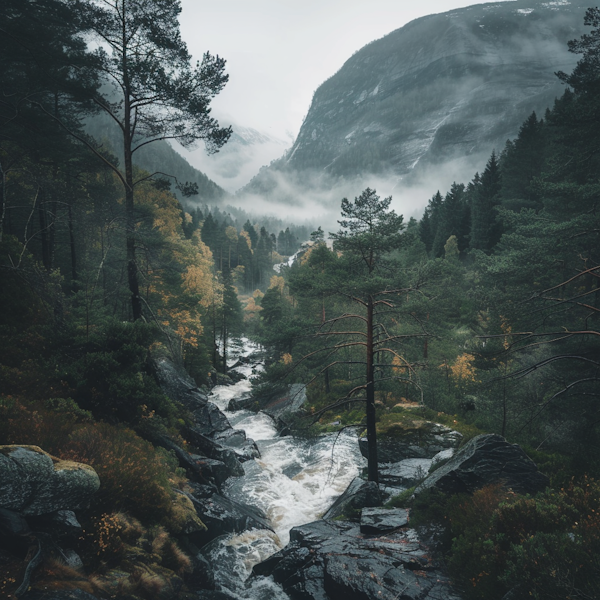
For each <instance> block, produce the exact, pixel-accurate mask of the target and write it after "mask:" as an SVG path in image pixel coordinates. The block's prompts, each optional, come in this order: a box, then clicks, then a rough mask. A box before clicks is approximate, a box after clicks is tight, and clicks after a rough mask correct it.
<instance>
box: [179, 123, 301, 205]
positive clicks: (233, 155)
mask: <svg viewBox="0 0 600 600" xmlns="http://www.w3.org/2000/svg"><path fill="white" fill-rule="evenodd" d="M219 122H220V123H222V124H225V125H231V126H232V128H233V134H232V135H231V137H230V138H229V141H228V142H227V144H225V146H223V148H221V150H219V152H217V153H216V154H212V155H210V156H208V155H207V154H206V153H205V152H204V150H203V149H198V150H195V151H193V152H189V151H187V150H184V149H180V148H178V149H177V150H178V152H181V154H182V155H183V156H185V158H186V159H187V160H188V161H189V162H190V163H191V164H192V165H194V166H195V167H196V168H198V169H200V170H201V171H202V172H204V173H206V174H207V175H208V176H209V177H210V178H211V179H213V180H215V181H216V182H217V183H218V184H219V185H220V186H222V187H223V188H225V189H226V190H228V191H230V192H232V193H233V192H235V191H236V190H238V189H239V188H241V187H242V186H243V185H245V184H247V183H248V182H249V181H250V179H251V178H252V176H253V175H254V174H255V173H256V172H257V171H258V170H259V169H260V168H261V167H262V166H263V165H268V164H269V163H270V162H272V161H273V160H275V159H277V158H279V157H280V156H281V155H282V153H283V152H284V151H285V150H287V149H288V148H289V147H290V146H291V145H292V140H291V139H290V140H287V141H285V140H282V139H279V138H276V137H273V136H270V135H268V134H266V133H263V132H261V131H257V130H256V129H252V128H251V127H243V126H241V125H238V124H236V123H230V122H228V121H227V120H226V119H219Z"/></svg>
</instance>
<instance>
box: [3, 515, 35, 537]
mask: <svg viewBox="0 0 600 600" xmlns="http://www.w3.org/2000/svg"><path fill="white" fill-rule="evenodd" d="M30 533H31V529H30V527H29V524H28V523H27V520H26V519H25V517H23V516H22V515H20V514H19V513H17V512H14V511H12V510H8V509H6V508H0V543H2V542H4V541H7V540H8V539H9V538H13V537H17V536H26V535H29V534H30Z"/></svg>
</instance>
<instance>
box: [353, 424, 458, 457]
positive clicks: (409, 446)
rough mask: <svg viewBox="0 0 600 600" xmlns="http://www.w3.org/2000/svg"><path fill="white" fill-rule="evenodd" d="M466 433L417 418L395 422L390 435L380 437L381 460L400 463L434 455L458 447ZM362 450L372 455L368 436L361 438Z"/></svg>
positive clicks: (379, 450) (367, 454) (364, 454)
mask: <svg viewBox="0 0 600 600" xmlns="http://www.w3.org/2000/svg"><path fill="white" fill-rule="evenodd" d="M462 438H463V436H462V434H461V433H459V432H458V431H454V430H453V429H450V427H446V425H442V424H441V423H434V422H433V421H425V420H421V419H414V421H412V422H408V423H406V424H398V425H392V426H391V427H390V428H389V434H388V435H387V436H381V437H379V439H378V440H377V462H378V463H396V462H399V461H401V460H404V459H407V458H433V457H434V456H435V455H436V454H437V453H438V452H440V451H442V450H446V449H447V448H457V447H458V445H459V444H460V442H461V440H462ZM358 443H359V446H360V452H361V454H362V455H363V456H364V457H365V458H369V450H368V446H367V440H366V438H361V439H360V440H359V441H358Z"/></svg>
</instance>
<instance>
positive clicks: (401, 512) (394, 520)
mask: <svg viewBox="0 0 600 600" xmlns="http://www.w3.org/2000/svg"><path fill="white" fill-rule="evenodd" d="M407 525H408V510H407V509H406V508H392V509H389V508H363V510H362V513H361V515H360V532H361V533H365V534H367V535H382V534H384V533H389V532H391V531H395V530H396V529H400V528H401V527H406V526H407Z"/></svg>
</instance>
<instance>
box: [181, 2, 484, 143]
mask: <svg viewBox="0 0 600 600" xmlns="http://www.w3.org/2000/svg"><path fill="white" fill-rule="evenodd" d="M471 4H477V2H476V1H468V0H368V1H367V0H211V1H204V0H182V5H183V12H182V15H181V33H182V37H183V39H184V40H185V41H186V43H187V45H188V48H189V51H190V53H191V54H192V56H193V57H194V59H195V60H196V59H200V58H201V57H202V54H203V53H204V52H205V51H207V50H208V51H209V52H210V53H211V54H218V55H219V56H221V57H223V58H225V59H226V60H227V72H228V73H229V83H228V84H227V86H226V88H225V90H223V92H221V94H219V96H218V97H217V98H216V99H215V100H214V102H213V107H214V114H215V116H219V117H220V118H223V117H226V116H228V117H229V118H230V119H231V120H233V121H234V122H235V123H237V124H238V125H242V126H245V127H254V128H256V129H258V130H260V131H263V132H265V133H268V134H270V135H273V136H276V137H279V138H282V139H285V138H286V137H288V138H289V137H295V136H296V135H297V133H298V131H299V129H300V125H301V123H302V119H303V118H304V116H305V115H306V113H307V111H308V108H309V106H310V101H311V98H312V95H313V92H314V91H315V90H316V89H317V87H318V86H319V85H320V84H321V83H322V82H323V81H325V79H327V78H329V77H330V76H331V75H333V74H334V73H335V72H336V71H337V70H338V69H339V68H340V67H341V66H342V65H343V64H344V62H345V61H346V60H347V59H348V58H350V56H352V54H353V53H354V52H356V51H357V50H359V49H360V48H362V47H363V46H364V45H365V44H368V43H369V42H371V41H373V40H375V39H378V38H380V37H383V36H384V35H386V34H388V33H390V32H391V31H394V30H395V29H398V28H400V27H402V26H403V25H405V24H406V23H408V22H409V21H412V20H413V19H416V18H418V17H421V16H424V15H430V14H433V13H439V12H446V11H448V10H452V9H454V8H459V7H463V6H469V5H471Z"/></svg>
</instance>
